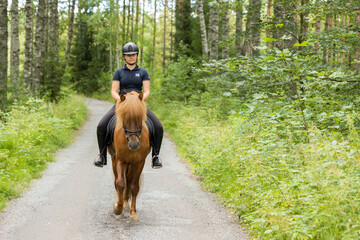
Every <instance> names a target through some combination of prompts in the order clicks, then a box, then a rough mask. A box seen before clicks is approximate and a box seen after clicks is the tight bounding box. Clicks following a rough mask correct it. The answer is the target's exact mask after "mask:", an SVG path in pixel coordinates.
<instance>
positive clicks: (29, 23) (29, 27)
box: [24, 0, 33, 91]
mask: <svg viewBox="0 0 360 240" xmlns="http://www.w3.org/2000/svg"><path fill="white" fill-rule="evenodd" d="M25 12H26V22H25V50H24V51H25V59H24V87H25V89H26V90H27V91H29V90H30V89H31V80H32V79H31V77H32V67H31V66H32V65H31V64H32V51H33V6H32V0H26V4H25Z"/></svg>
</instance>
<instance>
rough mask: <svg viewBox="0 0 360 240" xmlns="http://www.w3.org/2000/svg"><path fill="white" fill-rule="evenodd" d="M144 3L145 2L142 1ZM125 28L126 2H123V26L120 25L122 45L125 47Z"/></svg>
mask: <svg viewBox="0 0 360 240" xmlns="http://www.w3.org/2000/svg"><path fill="white" fill-rule="evenodd" d="M144 1H145V0H144ZM125 27H126V2H125V0H124V1H123V25H122V45H125V43H126V38H127V36H126V34H125V33H126V30H125Z"/></svg>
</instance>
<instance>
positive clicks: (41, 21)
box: [32, 0, 46, 95]
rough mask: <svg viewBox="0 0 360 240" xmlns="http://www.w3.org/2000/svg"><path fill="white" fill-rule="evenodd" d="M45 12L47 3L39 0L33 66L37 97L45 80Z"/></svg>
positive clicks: (34, 90)
mask: <svg viewBox="0 0 360 240" xmlns="http://www.w3.org/2000/svg"><path fill="white" fill-rule="evenodd" d="M45 11H46V1H45V0H39V5H38V11H37V16H36V33H35V48H34V64H33V68H34V69H33V74H34V77H33V84H32V87H33V89H32V90H33V92H34V94H35V95H37V94H39V92H40V87H41V85H40V83H41V81H42V80H43V76H44V75H43V65H44V57H45V49H46V48H45V47H46V46H45Z"/></svg>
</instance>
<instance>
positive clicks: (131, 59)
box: [124, 53, 137, 65]
mask: <svg viewBox="0 0 360 240" xmlns="http://www.w3.org/2000/svg"><path fill="white" fill-rule="evenodd" d="M124 58H125V61H126V63H127V64H130V65H133V64H136V61H137V54H136V53H135V54H125V55H124Z"/></svg>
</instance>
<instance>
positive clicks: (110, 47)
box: [109, 0, 119, 76]
mask: <svg viewBox="0 0 360 240" xmlns="http://www.w3.org/2000/svg"><path fill="white" fill-rule="evenodd" d="M116 2H118V1H116ZM116 10H117V9H116ZM113 12H114V0H110V13H109V17H110V23H109V28H110V33H109V63H110V76H112V74H113V49H112V42H113V41H114V39H113V21H114V17H113ZM117 13H118V12H117V11H116V15H118V14H117ZM115 25H116V28H117V27H118V26H117V24H116V23H115ZM117 55H118V43H117V41H116V63H117V65H119V63H118V58H117V57H118V56H117ZM117 68H119V66H117Z"/></svg>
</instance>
